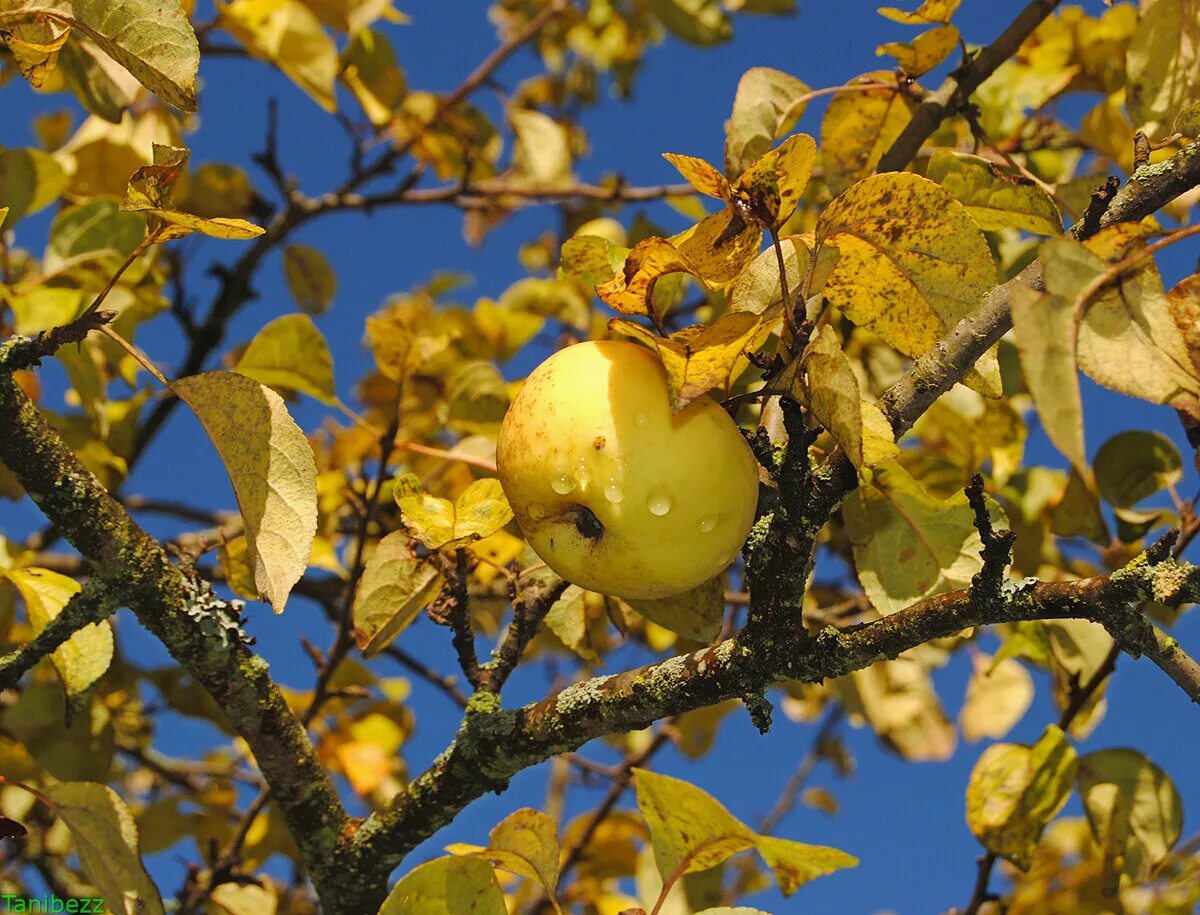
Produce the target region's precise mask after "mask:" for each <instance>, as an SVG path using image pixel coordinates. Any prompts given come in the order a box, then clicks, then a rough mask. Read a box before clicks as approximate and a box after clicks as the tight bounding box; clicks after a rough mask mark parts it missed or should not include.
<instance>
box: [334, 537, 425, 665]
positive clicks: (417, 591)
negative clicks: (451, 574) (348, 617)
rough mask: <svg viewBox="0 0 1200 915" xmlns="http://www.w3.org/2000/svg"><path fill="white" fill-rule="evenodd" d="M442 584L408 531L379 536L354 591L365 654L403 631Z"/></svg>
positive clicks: (358, 630)
mask: <svg viewBox="0 0 1200 915" xmlns="http://www.w3.org/2000/svg"><path fill="white" fill-rule="evenodd" d="M441 586H442V576H441V575H440V574H439V573H438V570H437V568H436V567H435V566H434V565H433V564H432V563H430V562H427V561H425V560H423V559H418V558H417V557H416V556H414V555H413V552H412V550H411V549H410V548H409V546H408V534H407V532H405V531H393V532H392V533H390V534H388V535H387V536H386V537H384V538H383V539H382V540H380V541H379V543H378V544H377V545H376V547H375V549H374V550H373V551H372V552H371V554H370V555H369V556H368V557H367V564H366V567H365V568H364V569H363V573H362V577H361V578H360V579H359V582H358V587H357V589H356V590H355V592H354V608H353V611H352V618H353V620H354V639H355V641H356V642H357V643H358V647H359V649H360V650H361V651H362V653H363V655H364V656H366V657H371V656H372V655H375V654H378V653H379V652H380V651H381V650H382V649H383V648H384V647H386V646H387V645H388V644H389V643H390V642H391V641H392V640H393V639H394V638H396V636H397V635H399V634H400V633H401V632H403V631H404V629H405V628H406V627H407V626H408V624H409V623H411V622H412V621H413V620H414V619H416V618H417V614H418V613H420V612H421V611H422V610H423V609H424V608H425V606H426V605H427V604H428V603H429V601H431V600H432V599H433V598H434V597H435V596H436V595H437V593H438V590H439V589H440V588H441Z"/></svg>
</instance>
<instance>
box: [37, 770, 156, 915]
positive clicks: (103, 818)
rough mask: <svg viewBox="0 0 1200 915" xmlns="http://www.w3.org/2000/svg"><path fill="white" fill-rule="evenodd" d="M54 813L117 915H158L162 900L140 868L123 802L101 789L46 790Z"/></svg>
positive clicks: (72, 785) (67, 786) (78, 785)
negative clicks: (67, 830)
mask: <svg viewBox="0 0 1200 915" xmlns="http://www.w3.org/2000/svg"><path fill="white" fill-rule="evenodd" d="M43 791H44V793H45V795H46V796H47V797H48V798H49V799H50V801H51V802H52V803H53V806H54V813H55V814H56V815H57V816H58V817H59V818H60V819H61V820H62V821H63V822H64V823H65V824H66V825H67V828H68V829H69V830H70V831H71V838H72V839H73V840H74V842H75V853H76V854H77V855H78V856H79V863H80V864H81V865H83V870H84V873H85V874H87V877H88V879H89V880H90V881H91V882H92V883H93V884H94V885H95V887H96V889H98V890H99V891H100V893H101V895H103V896H104V897H105V901H106V908H109V909H111V910H112V911H114V912H119V913H121V915H162V912H163V904H162V899H161V898H160V897H159V895H158V890H157V888H156V887H155V886H154V883H153V882H152V881H151V880H150V876H149V874H147V873H146V868H145V867H144V866H143V865H142V860H141V856H140V854H139V852H138V835H137V827H136V826H135V825H134V821H133V816H132V815H131V814H130V812H129V808H128V807H126V806H125V802H124V801H122V800H121V798H120V796H119V795H118V794H117V792H115V791H113V790H112V789H111V788H109V787H107V786H106V785H98V784H94V783H92V782H62V783H59V784H55V785H49V786H46V787H45V788H44V789H43Z"/></svg>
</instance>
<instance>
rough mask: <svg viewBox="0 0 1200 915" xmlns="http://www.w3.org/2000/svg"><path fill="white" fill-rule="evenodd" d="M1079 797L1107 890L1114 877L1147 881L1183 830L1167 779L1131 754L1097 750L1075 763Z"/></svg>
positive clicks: (1173, 790)
mask: <svg viewBox="0 0 1200 915" xmlns="http://www.w3.org/2000/svg"><path fill="white" fill-rule="evenodd" d="M1079 793H1080V795H1082V796H1083V806H1084V809H1085V810H1086V811H1087V818H1088V823H1089V824H1090V825H1091V827H1092V835H1093V836H1094V837H1095V839H1096V843H1097V844H1098V845H1099V846H1100V850H1101V852H1102V854H1103V855H1104V871H1105V875H1106V877H1108V878H1109V879H1108V880H1107V881H1106V882H1107V883H1108V885H1109V887H1110V888H1111V891H1114V892H1115V891H1116V889H1117V885H1118V879H1119V877H1118V874H1127V875H1128V876H1129V877H1130V878H1131V879H1132V880H1134V881H1135V882H1137V883H1142V882H1144V881H1146V880H1149V879H1150V878H1151V876H1152V875H1153V872H1154V866H1155V865H1156V864H1158V863H1159V862H1160V861H1162V860H1163V859H1165V858H1166V857H1167V855H1168V854H1169V853H1170V851H1171V849H1172V848H1174V847H1175V843H1176V842H1178V841H1179V834H1180V831H1181V829H1182V827H1183V801H1182V799H1181V798H1180V797H1179V792H1178V790H1176V788H1175V785H1174V783H1173V782H1172V781H1171V778H1170V776H1168V775H1167V774H1166V773H1165V772H1163V770H1162V769H1160V768H1159V767H1158V766H1156V765H1155V764H1154V763H1152V762H1151V761H1150V760H1149V759H1147V758H1146V757H1145V756H1143V755H1142V754H1141V753H1139V752H1138V751H1137V750H1129V749H1114V750H1097V751H1096V752H1094V753H1089V754H1088V755H1087V756H1085V757H1083V758H1082V759H1081V760H1079ZM1114 872H1115V873H1114Z"/></svg>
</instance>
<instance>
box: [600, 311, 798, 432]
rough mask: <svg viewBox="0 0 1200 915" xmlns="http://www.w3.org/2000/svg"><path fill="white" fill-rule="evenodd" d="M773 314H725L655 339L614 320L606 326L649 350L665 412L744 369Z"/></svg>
mask: <svg viewBox="0 0 1200 915" xmlns="http://www.w3.org/2000/svg"><path fill="white" fill-rule="evenodd" d="M775 317H776V314H774V313H771V314H767V315H762V316H760V315H756V314H753V313H751V312H748V311H731V312H727V313H726V314H723V315H721V316H720V317H719V318H717V320H716V321H715V322H714V323H712V324H696V325H693V326H691V327H686V328H684V329H683V330H681V331H677V332H676V333H674V334H672V335H671V336H670V337H659V336H657V335H655V334H653V333H651V332H650V331H649V330H648V329H647V328H645V327H642V326H641V325H640V324H637V323H635V322H633V321H630V320H628V319H625V318H614V319H613V320H612V321H611V322H610V324H609V327H610V329H611V330H613V331H614V332H616V333H622V334H625V335H627V336H630V337H634V338H636V339H638V340H640V341H641V342H643V343H645V344H647V345H648V346H651V347H653V348H654V349H655V350H656V351H657V353H658V357H659V359H660V360H661V361H662V363H663V367H664V368H665V369H666V370H667V387H668V389H669V390H670V392H671V409H672V411H674V412H676V413H678V412H679V411H680V410H682V409H684V408H685V407H687V405H688V404H690V403H691V402H692V401H694V400H695V399H696V398H698V397H700V396H702V395H703V394H707V393H708V392H709V391H711V390H712V389H713V388H727V387H728V386H729V385H731V384H732V383H733V381H734V380H735V379H736V377H737V375H739V374H740V373H741V372H740V369H744V368H745V366H746V364H747V363H746V360H745V358H744V357H745V354H746V353H747V352H748V351H749V350H751V349H752V348H753V346H754V343H755V341H756V339H757V337H758V336H759V334H760V332H761V331H764V330H765V329H767V328H769V326H770V324H771V323H772V322H773V319H774V318H775Z"/></svg>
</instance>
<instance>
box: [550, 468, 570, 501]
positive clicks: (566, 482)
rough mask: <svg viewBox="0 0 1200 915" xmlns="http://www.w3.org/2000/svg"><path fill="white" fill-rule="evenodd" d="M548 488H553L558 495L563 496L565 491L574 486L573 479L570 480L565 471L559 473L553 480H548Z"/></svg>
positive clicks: (567, 491)
mask: <svg viewBox="0 0 1200 915" xmlns="http://www.w3.org/2000/svg"><path fill="white" fill-rule="evenodd" d="M550 488H551V489H553V490H554V491H555V492H556V493H558V494H559V495H560V496H565V495H566V494H567V493H569V492H570V491H571V490H572V489H574V488H575V481H574V480H572V479H571V478H570V477H569V476H567V475H566V474H565V473H560V474H558V475H557V476H556V477H555V478H554V479H553V480H551V481H550Z"/></svg>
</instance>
